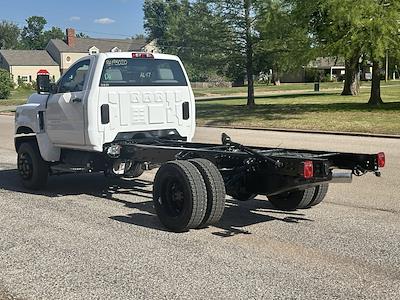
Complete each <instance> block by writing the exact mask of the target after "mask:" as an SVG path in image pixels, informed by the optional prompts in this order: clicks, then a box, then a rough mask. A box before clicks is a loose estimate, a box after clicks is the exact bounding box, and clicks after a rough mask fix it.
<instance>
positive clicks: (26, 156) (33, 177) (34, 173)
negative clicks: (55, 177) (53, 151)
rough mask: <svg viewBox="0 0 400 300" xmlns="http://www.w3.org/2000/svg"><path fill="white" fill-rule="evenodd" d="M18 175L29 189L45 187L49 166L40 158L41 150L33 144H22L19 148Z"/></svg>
mask: <svg viewBox="0 0 400 300" xmlns="http://www.w3.org/2000/svg"><path fill="white" fill-rule="evenodd" d="M17 165H18V173H19V175H20V178H21V180H22V184H23V186H24V187H26V188H27V189H31V190H38V189H41V188H43V187H45V185H46V183H47V177H48V173H49V166H48V164H47V162H45V161H44V160H43V159H42V157H41V156H40V152H39V148H38V147H37V146H36V145H34V144H33V143H26V142H25V143H22V144H21V145H20V146H19V148H18V161H17Z"/></svg>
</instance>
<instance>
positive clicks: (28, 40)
mask: <svg viewBox="0 0 400 300" xmlns="http://www.w3.org/2000/svg"><path fill="white" fill-rule="evenodd" d="M26 23H27V24H26V26H24V28H23V29H22V32H21V42H22V46H23V48H25V49H32V50H40V49H44V48H45V47H46V45H47V43H48V42H49V40H50V39H64V38H65V35H64V33H63V31H62V30H61V29H60V28H58V27H54V26H53V27H52V28H51V29H50V30H47V31H45V30H44V28H45V26H46V24H47V21H46V19H45V18H44V17H40V16H31V17H29V18H28V19H26Z"/></svg>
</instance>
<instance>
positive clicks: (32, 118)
mask: <svg viewBox="0 0 400 300" xmlns="http://www.w3.org/2000/svg"><path fill="white" fill-rule="evenodd" d="M15 126H16V127H15V130H16V131H15V133H16V135H17V136H16V146H17V145H18V144H20V142H21V139H23V138H24V136H22V137H21V134H22V135H24V134H26V133H30V134H34V135H35V136H36V139H37V140H38V141H39V140H40V141H39V142H38V147H39V150H40V154H41V157H42V158H43V159H44V160H45V161H48V162H57V161H59V160H60V158H61V153H62V150H64V149H70V150H81V151H94V152H102V151H103V145H104V144H106V143H110V142H112V141H114V140H115V139H125V138H132V136H134V135H148V134H151V135H154V136H157V137H162V136H169V137H174V138H179V139H182V140H186V141H191V139H192V137H193V135H194V130H195V105H194V95H193V92H192V89H191V87H190V84H189V79H188V76H187V74H186V72H185V69H184V67H183V65H182V63H181V61H180V60H179V58H178V57H176V56H172V55H165V54H156V53H154V54H153V53H131V52H127V53H122V52H116V53H101V54H97V55H91V56H87V57H84V58H82V59H80V60H78V61H77V62H76V63H75V64H74V65H72V66H71V67H70V68H69V69H68V70H67V71H66V72H65V73H64V75H63V76H62V77H61V78H60V80H59V81H58V82H57V83H56V84H53V85H50V88H49V89H48V90H39V93H37V94H34V95H32V96H31V97H30V98H29V99H28V103H27V104H25V105H21V106H19V107H17V110H16V119H15Z"/></svg>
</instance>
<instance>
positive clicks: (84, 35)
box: [75, 32, 90, 39]
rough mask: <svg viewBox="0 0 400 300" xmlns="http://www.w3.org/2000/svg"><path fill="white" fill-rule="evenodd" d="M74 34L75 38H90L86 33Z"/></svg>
mask: <svg viewBox="0 0 400 300" xmlns="http://www.w3.org/2000/svg"><path fill="white" fill-rule="evenodd" d="M75 36H76V37H77V38H84V39H86V38H90V36H89V35H87V34H86V33H83V32H78V33H77V34H76V35H75Z"/></svg>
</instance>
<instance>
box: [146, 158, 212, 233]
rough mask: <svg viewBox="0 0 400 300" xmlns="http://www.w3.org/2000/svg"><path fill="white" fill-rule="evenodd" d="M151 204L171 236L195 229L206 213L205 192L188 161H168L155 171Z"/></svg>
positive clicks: (200, 179)
mask: <svg viewBox="0 0 400 300" xmlns="http://www.w3.org/2000/svg"><path fill="white" fill-rule="evenodd" d="M153 203H154V207H155V210H156V212H157V215H158V217H159V219H160V221H161V223H162V224H163V225H164V226H165V227H166V228H168V229H170V230H172V231H175V232H184V231H187V230H189V229H191V228H196V227H198V226H199V225H200V224H201V222H202V221H203V220H204V217H205V215H206V210H207V191H206V185H205V183H204V180H203V177H202V176H201V174H200V172H199V170H197V168H196V167H195V166H194V165H193V164H191V163H190V162H188V161H170V162H167V163H165V164H163V165H162V166H161V167H160V169H159V170H158V172H157V174H156V177H155V179H154V185H153Z"/></svg>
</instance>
